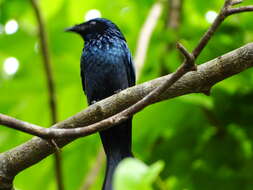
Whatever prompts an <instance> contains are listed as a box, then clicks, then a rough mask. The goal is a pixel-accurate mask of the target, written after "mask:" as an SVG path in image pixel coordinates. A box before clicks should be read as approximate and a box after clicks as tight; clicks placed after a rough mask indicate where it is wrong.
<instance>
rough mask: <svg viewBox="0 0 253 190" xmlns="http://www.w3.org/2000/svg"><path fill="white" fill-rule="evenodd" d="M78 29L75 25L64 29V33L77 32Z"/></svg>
mask: <svg viewBox="0 0 253 190" xmlns="http://www.w3.org/2000/svg"><path fill="white" fill-rule="evenodd" d="M78 29H79V27H78V25H75V26H72V27H69V28H66V29H65V30H64V31H65V32H78V31H79V30H78Z"/></svg>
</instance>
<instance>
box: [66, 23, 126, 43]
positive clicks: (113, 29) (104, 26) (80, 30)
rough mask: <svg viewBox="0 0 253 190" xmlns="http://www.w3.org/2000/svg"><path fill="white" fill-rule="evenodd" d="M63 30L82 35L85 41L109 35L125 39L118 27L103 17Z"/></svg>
mask: <svg viewBox="0 0 253 190" xmlns="http://www.w3.org/2000/svg"><path fill="white" fill-rule="evenodd" d="M65 31H68V32H75V33H77V34H79V35H81V36H82V38H83V39H84V40H85V41H88V40H90V39H96V38H98V37H99V36H103V35H109V36H117V37H119V38H121V39H123V40H125V38H124V36H123V35H122V33H121V31H120V29H119V28H118V27H117V26H116V25H115V24H114V23H112V22H111V21H110V20H107V19H104V18H95V19H92V20H89V21H87V22H84V23H81V24H78V25H75V26H73V27H70V28H67V29H66V30H65Z"/></svg>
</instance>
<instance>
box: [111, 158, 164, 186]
mask: <svg viewBox="0 0 253 190" xmlns="http://www.w3.org/2000/svg"><path fill="white" fill-rule="evenodd" d="M162 168H163V162H161V161H159V162H156V163H154V164H152V165H151V166H147V165H146V164H145V163H143V162H141V161H140V160H137V159H134V158H127V159H125V160H123V161H122V162H121V163H120V164H119V166H118V168H117V169H116V172H115V176H114V187H115V189H116V190H138V189H142V190H151V189H152V183H153V182H154V181H155V179H156V178H157V176H158V175H159V173H160V172H161V170H162Z"/></svg>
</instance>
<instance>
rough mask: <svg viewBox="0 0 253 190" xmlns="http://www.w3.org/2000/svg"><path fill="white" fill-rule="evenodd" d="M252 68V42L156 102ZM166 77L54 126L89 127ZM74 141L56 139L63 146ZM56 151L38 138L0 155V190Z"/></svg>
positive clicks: (202, 67) (189, 76) (184, 79)
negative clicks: (20, 173)
mask: <svg viewBox="0 0 253 190" xmlns="http://www.w3.org/2000/svg"><path fill="white" fill-rule="evenodd" d="M252 66H253V43H250V44H247V45H245V46H243V47H241V48H239V49H237V50H234V51H232V52H230V53H227V54H225V55H223V56H220V57H218V58H216V59H214V60H211V61H209V62H207V63H204V64H202V65H200V66H199V67H198V71H193V72H190V73H188V74H186V75H185V76H183V77H182V78H181V79H180V80H179V81H177V82H176V83H175V84H174V85H173V86H172V87H171V88H169V89H168V90H167V91H166V92H165V93H164V94H163V95H162V96H161V97H160V98H159V100H158V101H162V100H166V99H171V98H174V97H177V96H181V95H184V94H189V93H208V92H209V91H210V89H211V87H212V86H213V85H214V84H216V83H217V82H219V81H222V80H224V79H226V78H228V77H230V76H232V75H235V74H237V73H239V72H242V71H244V70H245V69H247V68H250V67H252ZM170 76H171V75H167V76H164V77H160V78H157V79H154V80H152V81H149V82H146V83H143V84H140V85H137V86H134V87H132V88H129V89H126V90H124V91H122V92H120V93H118V94H116V95H114V96H111V97H109V98H107V99H104V100H102V101H100V102H97V103H96V104H94V105H92V106H90V107H88V108H87V109H85V110H83V111H81V112H79V113H78V114H76V115H74V116H72V117H70V118H68V119H66V120H64V121H62V122H59V123H57V124H55V125H54V126H53V127H57V128H74V127H81V126H85V125H89V124H92V123H95V122H97V121H100V120H102V119H105V118H107V117H109V116H112V115H114V114H116V113H118V112H120V111H122V110H124V109H125V108H127V107H129V106H130V105H132V104H134V103H136V102H137V101H138V100H140V99H142V98H143V97H144V96H146V95H147V94H148V93H149V92H150V91H152V90H154V89H155V88H156V87H158V86H159V85H161V83H162V81H164V79H165V78H167V77H170ZM73 140H74V139H65V140H58V141H57V144H58V145H59V146H60V147H62V146H64V145H66V144H68V143H69V142H71V141H73ZM54 151H55V148H54V147H53V146H52V145H50V143H48V142H47V141H46V140H43V139H40V138H38V137H35V138H33V139H32V140H30V141H28V142H26V143H24V144H22V145H20V146H18V147H15V148H14V149H11V150H9V151H7V152H4V153H2V154H0V190H1V189H8V186H9V185H10V181H12V179H13V178H14V176H15V175H16V174H17V173H19V172H20V171H22V170H24V169H26V168H27V167H29V166H32V165H33V164H36V163H37V162H39V161H40V160H42V159H43V158H45V157H46V156H48V155H50V154H52V153H53V152H54Z"/></svg>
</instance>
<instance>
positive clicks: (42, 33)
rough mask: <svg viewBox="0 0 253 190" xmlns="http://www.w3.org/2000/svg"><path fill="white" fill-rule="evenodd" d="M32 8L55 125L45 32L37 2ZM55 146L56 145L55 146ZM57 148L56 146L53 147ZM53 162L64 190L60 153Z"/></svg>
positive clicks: (57, 179) (55, 118) (55, 111)
mask: <svg viewBox="0 0 253 190" xmlns="http://www.w3.org/2000/svg"><path fill="white" fill-rule="evenodd" d="M31 4H32V7H33V9H34V12H35V15H36V19H37V22H38V29H39V39H40V44H41V54H42V59H43V65H44V70H45V75H46V81H47V89H48V96H49V106H50V111H51V120H52V124H55V123H57V121H58V119H57V106H56V94H55V88H54V82H53V73H52V67H51V62H50V54H49V51H48V43H47V36H46V31H45V25H44V23H43V19H42V15H41V11H40V9H39V6H38V2H37V0H31ZM52 142H53V141H52ZM55 145H56V144H55ZM55 147H56V148H57V145H56V146H55ZM57 150H58V149H57ZM54 160H55V174H56V182H57V187H58V190H64V185H63V179H62V178H63V176H62V173H63V172H62V167H61V166H62V164H61V163H62V159H61V153H60V151H56V152H55V155H54Z"/></svg>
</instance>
